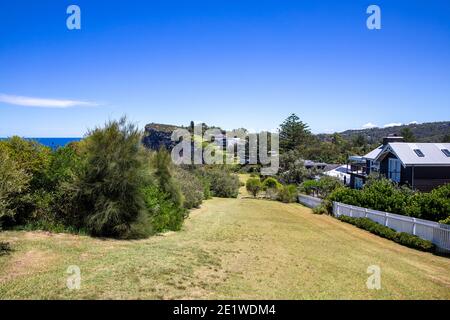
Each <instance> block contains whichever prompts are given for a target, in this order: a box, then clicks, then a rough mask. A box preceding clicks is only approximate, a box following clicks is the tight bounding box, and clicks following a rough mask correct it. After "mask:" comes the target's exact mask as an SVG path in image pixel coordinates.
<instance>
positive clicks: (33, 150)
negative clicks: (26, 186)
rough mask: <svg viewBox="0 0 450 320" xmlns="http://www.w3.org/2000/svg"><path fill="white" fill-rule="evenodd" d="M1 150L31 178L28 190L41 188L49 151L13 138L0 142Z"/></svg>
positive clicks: (46, 148)
mask: <svg viewBox="0 0 450 320" xmlns="http://www.w3.org/2000/svg"><path fill="white" fill-rule="evenodd" d="M0 144H1V149H2V150H3V151H4V152H6V154H7V155H8V156H9V158H10V159H11V160H13V161H14V162H15V163H16V166H17V167H18V168H20V169H22V170H23V171H24V172H25V173H26V174H27V175H29V176H30V177H31V180H30V190H36V189H38V188H40V187H42V186H43V185H44V184H45V182H46V177H45V176H46V173H47V170H48V166H49V163H50V160H51V149H50V148H48V147H44V146H43V145H41V144H39V143H38V142H36V141H32V140H25V139H22V138H20V137H17V136H14V137H11V138H9V139H7V140H4V141H1V142H0Z"/></svg>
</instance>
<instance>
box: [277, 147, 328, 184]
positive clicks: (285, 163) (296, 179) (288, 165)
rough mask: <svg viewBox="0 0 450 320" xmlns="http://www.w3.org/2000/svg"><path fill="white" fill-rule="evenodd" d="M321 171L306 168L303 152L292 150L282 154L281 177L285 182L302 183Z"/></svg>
mask: <svg viewBox="0 0 450 320" xmlns="http://www.w3.org/2000/svg"><path fill="white" fill-rule="evenodd" d="M318 173H319V171H318V170H316V169H306V168H305V162H304V160H302V158H301V152H300V151H298V150H290V151H287V152H284V153H283V154H281V155H280V170H279V174H278V176H279V178H280V181H281V182H282V183H283V184H300V183H302V182H303V181H304V180H308V179H313V178H314V177H315V176H316V175H317V174H318Z"/></svg>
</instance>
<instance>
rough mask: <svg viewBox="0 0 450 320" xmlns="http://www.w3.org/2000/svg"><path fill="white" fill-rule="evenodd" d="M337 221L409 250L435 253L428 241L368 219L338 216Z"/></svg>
mask: <svg viewBox="0 0 450 320" xmlns="http://www.w3.org/2000/svg"><path fill="white" fill-rule="evenodd" d="M338 219H339V220H341V221H343V222H347V223H350V224H353V225H355V226H357V227H358V228H361V229H364V230H367V231H369V232H371V233H373V234H376V235H378V236H380V237H383V238H386V239H389V240H393V241H395V242H397V243H399V244H401V245H404V246H407V247H410V248H414V249H418V250H421V251H426V252H433V251H435V246H434V244H433V243H431V242H430V241H428V240H423V239H421V238H419V237H417V236H414V235H412V234H409V233H406V232H397V231H395V230H394V229H391V228H389V227H386V226H383V225H381V224H379V223H376V222H374V221H372V220H370V219H368V218H352V217H347V216H340V217H339V218H338Z"/></svg>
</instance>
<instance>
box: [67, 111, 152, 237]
mask: <svg viewBox="0 0 450 320" xmlns="http://www.w3.org/2000/svg"><path fill="white" fill-rule="evenodd" d="M140 138H141V137H140V133H139V131H138V129H137V127H136V126H134V125H133V124H129V123H128V122H127V121H126V119H125V118H122V119H120V120H119V121H110V122H108V123H107V124H106V125H105V127H104V128H96V129H94V130H92V131H90V132H89V134H88V136H87V137H86V139H85V140H84V144H83V146H82V152H83V154H84V157H85V159H84V160H83V163H82V168H81V170H80V171H79V172H78V173H77V176H76V177H75V179H74V181H73V183H72V184H71V187H70V189H72V192H71V193H70V195H71V200H72V203H73V204H74V205H73V206H72V207H71V208H70V209H71V210H73V211H72V212H70V214H71V216H72V218H73V219H72V221H75V222H77V224H78V227H85V228H86V229H87V231H88V232H89V233H91V234H92V235H96V236H111V237H127V236H128V235H129V232H130V231H131V224H132V223H133V222H135V221H136V220H137V219H138V216H139V215H140V214H142V213H143V210H144V208H145V206H144V200H143V197H142V192H141V187H142V185H143V183H144V181H143V180H144V173H143V170H144V165H143V164H144V161H143V158H142V155H143V153H142V152H143V151H142V150H141V147H140V144H139V142H140Z"/></svg>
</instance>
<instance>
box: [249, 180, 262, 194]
mask: <svg viewBox="0 0 450 320" xmlns="http://www.w3.org/2000/svg"><path fill="white" fill-rule="evenodd" d="M245 187H246V189H247V191H248V192H250V193H251V194H252V195H253V197H255V198H256V196H257V195H258V193H259V192H260V191H261V188H262V185H261V180H260V179H259V178H250V179H248V180H247V183H246V184H245Z"/></svg>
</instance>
